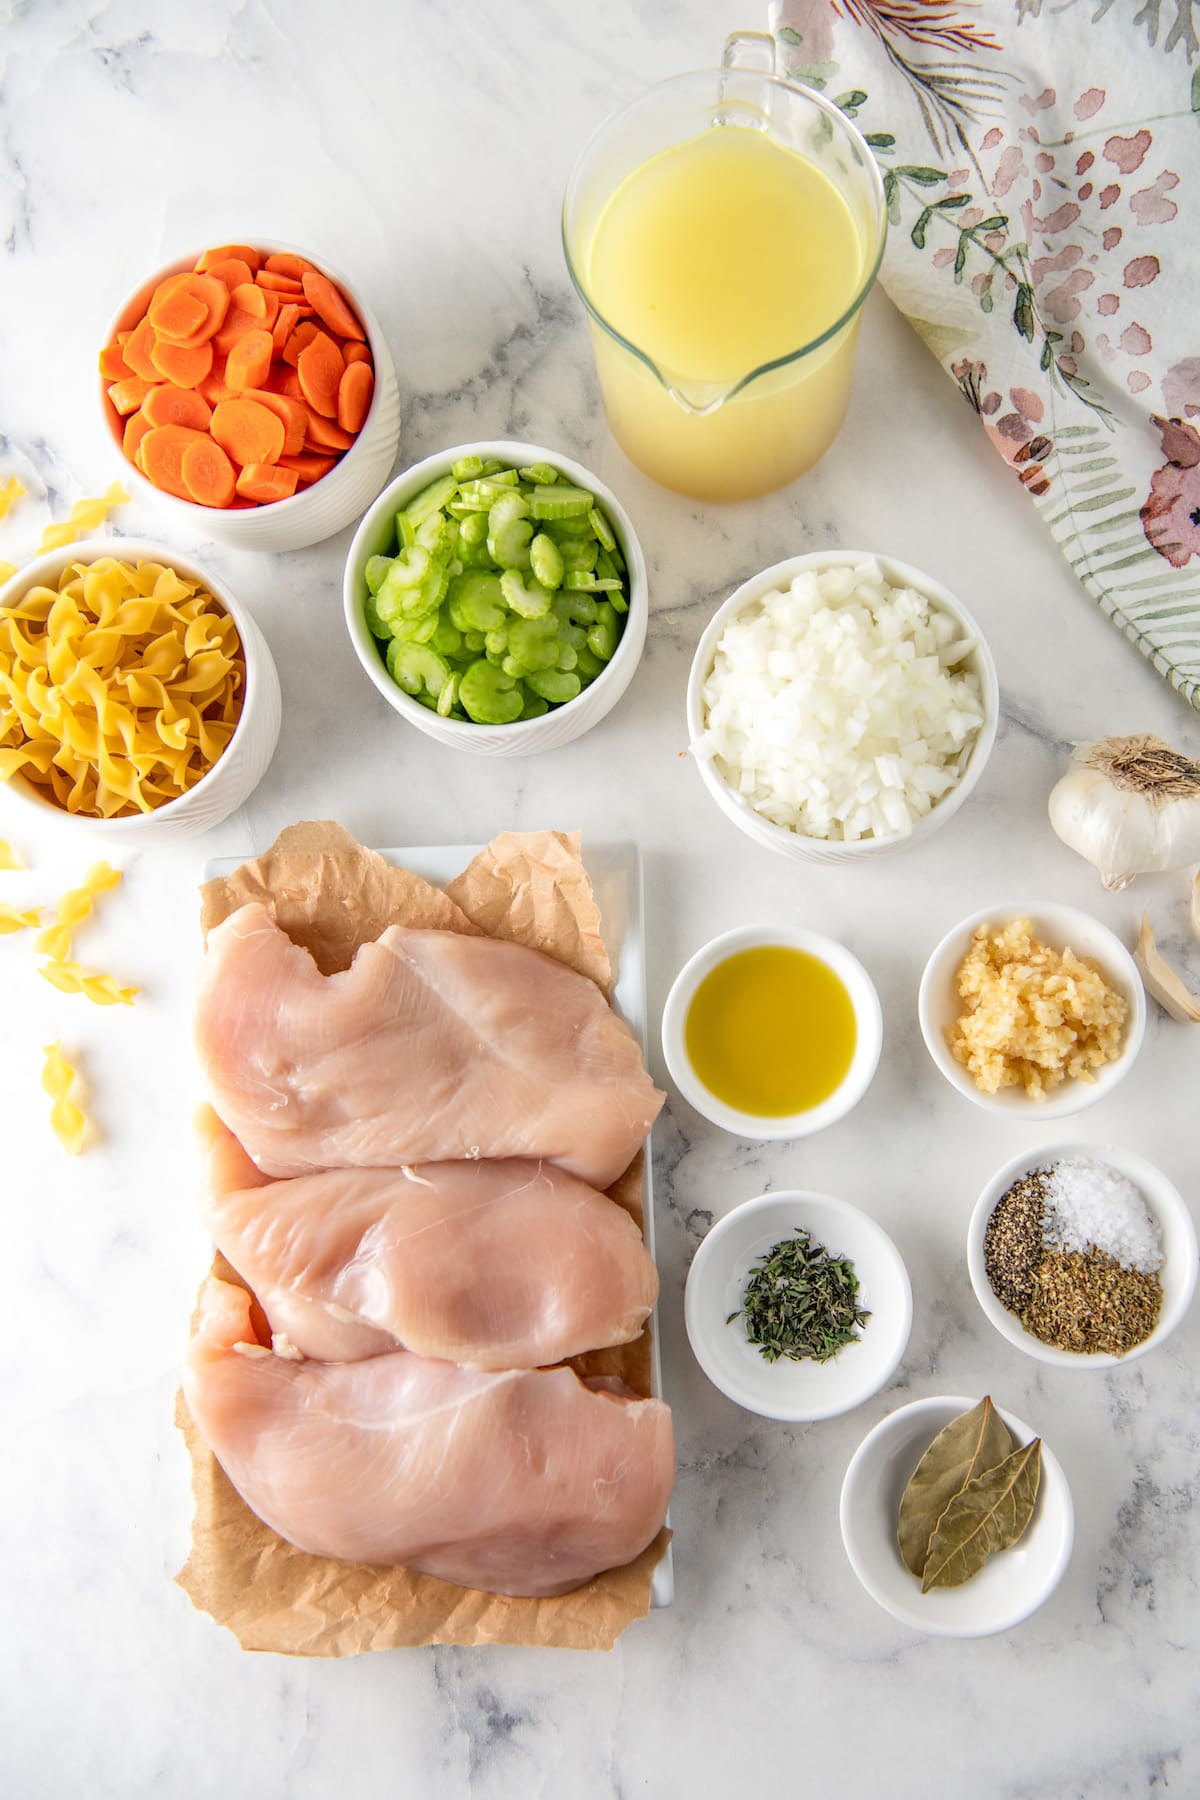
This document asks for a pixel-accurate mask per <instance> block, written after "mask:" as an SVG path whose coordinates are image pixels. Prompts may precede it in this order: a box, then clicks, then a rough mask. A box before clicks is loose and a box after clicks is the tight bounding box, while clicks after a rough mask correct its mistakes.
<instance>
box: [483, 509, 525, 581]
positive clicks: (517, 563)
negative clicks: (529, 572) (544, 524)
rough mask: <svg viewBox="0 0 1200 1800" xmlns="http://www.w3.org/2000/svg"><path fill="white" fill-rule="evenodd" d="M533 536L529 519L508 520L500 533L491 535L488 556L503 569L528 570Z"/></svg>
mask: <svg viewBox="0 0 1200 1800" xmlns="http://www.w3.org/2000/svg"><path fill="white" fill-rule="evenodd" d="M532 536H533V526H532V525H531V524H530V523H529V520H528V519H506V520H505V522H504V524H503V525H501V527H500V529H499V531H496V532H490V533H489V535H488V541H487V547H488V555H489V556H490V557H491V559H492V561H493V562H494V563H496V564H497V565H498V566H499V567H500V568H501V569H527V568H528V567H529V540H530V538H531V537H532Z"/></svg>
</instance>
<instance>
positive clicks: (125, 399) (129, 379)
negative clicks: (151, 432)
mask: <svg viewBox="0 0 1200 1800" xmlns="http://www.w3.org/2000/svg"><path fill="white" fill-rule="evenodd" d="M153 385H154V384H153V382H150V381H147V380H146V379H145V377H144V376H142V375H127V376H126V377H125V379H124V381H114V382H113V384H112V386H111V387H110V388H109V389H108V397H109V399H110V400H111V401H112V403H113V405H114V406H115V407H116V409H117V411H118V412H119V413H120V414H121V416H122V418H123V417H124V416H125V415H126V414H127V413H132V412H136V411H137V409H138V407H139V406H140V405H141V404H142V401H143V400H144V399H145V398H146V395H147V394H148V393H149V392H150V389H151V388H152V387H153Z"/></svg>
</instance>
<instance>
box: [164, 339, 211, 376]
mask: <svg viewBox="0 0 1200 1800" xmlns="http://www.w3.org/2000/svg"><path fill="white" fill-rule="evenodd" d="M150 361H151V362H152V363H153V364H154V367H155V368H156V369H157V371H158V373H159V374H160V375H164V376H165V377H166V379H167V380H168V381H173V382H174V383H175V386H176V387H183V388H194V387H196V386H198V384H199V383H200V382H202V381H203V380H204V377H205V376H206V375H207V374H208V373H209V372H210V370H211V369H212V366H213V347H212V345H211V344H197V345H196V346H195V347H194V348H192V347H190V346H189V345H187V344H173V343H171V341H170V339H169V338H159V340H158V342H157V343H156V344H155V346H154V348H153V350H152V351H151V352H150Z"/></svg>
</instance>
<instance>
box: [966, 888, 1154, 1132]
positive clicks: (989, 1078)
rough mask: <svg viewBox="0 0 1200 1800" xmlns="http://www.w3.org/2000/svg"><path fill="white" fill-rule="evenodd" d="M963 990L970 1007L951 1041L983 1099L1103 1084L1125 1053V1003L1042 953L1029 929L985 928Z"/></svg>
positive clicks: (1089, 967) (1066, 958)
mask: <svg viewBox="0 0 1200 1800" xmlns="http://www.w3.org/2000/svg"><path fill="white" fill-rule="evenodd" d="M956 986H957V990H958V995H959V998H960V999H961V1000H962V1001H963V1002H964V1003H965V1006H964V1011H963V1013H962V1015H961V1017H960V1018H959V1019H958V1020H957V1021H956V1022H955V1024H954V1025H953V1026H952V1027H951V1029H950V1031H949V1032H948V1033H947V1039H948V1042H949V1045H950V1050H951V1053H952V1054H953V1056H954V1058H955V1060H956V1061H957V1062H960V1063H961V1064H962V1065H963V1067H964V1068H965V1069H966V1070H967V1071H968V1072H969V1074H970V1076H971V1079H972V1080H973V1081H974V1083H975V1085H976V1087H977V1088H979V1090H980V1091H981V1092H982V1093H985V1094H994V1093H997V1092H998V1091H999V1089H1000V1088H1006V1087H1023V1088H1024V1090H1025V1092H1026V1094H1028V1096H1029V1098H1030V1099H1031V1100H1042V1099H1044V1098H1045V1096H1046V1095H1047V1094H1048V1093H1049V1092H1050V1091H1051V1089H1053V1088H1056V1087H1059V1086H1061V1084H1062V1083H1063V1082H1064V1081H1068V1080H1072V1079H1078V1080H1080V1081H1094V1080H1095V1071H1096V1070H1097V1069H1101V1068H1103V1067H1104V1065H1105V1063H1110V1062H1113V1061H1115V1059H1116V1058H1117V1057H1118V1056H1119V1055H1120V1053H1121V1040H1122V1033H1123V1028H1124V1025H1125V1019H1126V1016H1127V1014H1128V1011H1129V1008H1128V1006H1127V1005H1126V1002H1125V1001H1124V999H1123V998H1122V997H1121V995H1120V994H1119V993H1117V991H1116V989H1115V988H1113V987H1112V986H1111V985H1110V983H1109V982H1108V981H1106V980H1105V978H1104V976H1103V975H1102V974H1101V972H1100V970H1099V969H1098V968H1097V967H1096V966H1095V964H1094V963H1091V962H1086V961H1084V959H1083V958H1082V957H1079V956H1076V955H1075V952H1074V951H1073V950H1071V949H1066V950H1055V949H1053V948H1052V947H1051V946H1050V945H1049V944H1043V943H1042V942H1041V941H1040V940H1039V939H1038V938H1036V937H1035V936H1034V933H1033V926H1032V924H1031V923H1030V921H1029V920H1028V919H1012V920H1010V921H1009V923H1008V924H1007V925H1004V926H1001V927H1000V929H999V930H994V929H993V927H992V926H991V925H980V926H979V927H978V929H977V930H976V932H975V934H974V936H973V938H972V940H971V948H970V949H969V950H968V951H967V954H966V956H965V957H964V958H963V960H962V962H961V963H960V964H959V968H958V974H957V977H956Z"/></svg>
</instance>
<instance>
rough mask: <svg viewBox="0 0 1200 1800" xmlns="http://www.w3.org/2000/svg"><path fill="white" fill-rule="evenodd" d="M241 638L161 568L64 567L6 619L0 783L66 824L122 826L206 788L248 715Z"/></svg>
mask: <svg viewBox="0 0 1200 1800" xmlns="http://www.w3.org/2000/svg"><path fill="white" fill-rule="evenodd" d="M244 689H245V661H244V657H243V653H242V647H241V643H240V641H239V638H238V633H237V627H236V626H235V625H234V622H233V620H232V619H231V618H230V617H229V615H228V613H226V612H225V611H224V609H223V608H222V607H221V606H220V604H219V602H218V601H216V600H215V599H214V598H213V596H212V595H211V594H210V593H208V592H207V591H206V590H205V589H204V588H203V587H201V585H200V584H199V582H196V581H187V580H185V579H184V578H183V577H182V576H180V575H178V574H177V573H176V571H175V570H174V569H171V568H168V567H166V566H165V565H164V564H162V563H155V562H139V563H136V564H134V563H127V562H120V561H118V560H117V558H115V557H112V556H104V557H100V558H99V559H98V560H97V561H95V562H92V563H69V564H68V565H67V567H66V568H65V569H64V570H63V575H62V578H61V580H60V583H59V586H58V587H57V588H53V587H45V586H39V587H33V588H31V589H30V590H29V591H28V592H27V593H26V594H24V595H22V597H21V598H20V599H19V600H17V601H16V602H14V604H13V605H11V606H0V779H4V780H7V779H8V778H9V777H10V776H12V775H14V774H17V773H20V774H21V775H23V776H24V777H25V779H26V780H27V781H29V782H30V783H31V784H32V785H33V786H34V787H36V788H37V789H38V790H39V791H40V792H41V793H42V794H43V796H44V797H45V798H47V799H49V800H52V801H54V802H56V803H57V804H58V805H59V806H62V807H64V808H65V809H66V810H67V811H68V812H70V813H78V814H82V815H85V816H88V817H91V818H101V819H108V818H123V817H128V816H130V815H133V814H136V813H149V812H153V811H154V809H155V808H156V807H159V806H163V805H166V804H167V803H168V802H169V801H171V800H177V799H178V798H179V796H180V795H181V794H185V793H187V791H188V790H189V788H192V787H194V786H195V784H196V783H197V782H198V781H199V780H201V779H202V777H203V776H205V775H206V774H207V773H208V771H209V770H210V769H211V767H212V766H213V764H214V763H215V762H216V760H217V758H218V757H219V756H220V755H221V754H222V753H223V751H224V750H225V748H226V746H227V745H228V743H229V740H230V738H231V737H232V736H233V734H234V731H235V729H236V727H237V723H238V719H239V716H240V714H241V707H242V697H243V693H244Z"/></svg>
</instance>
